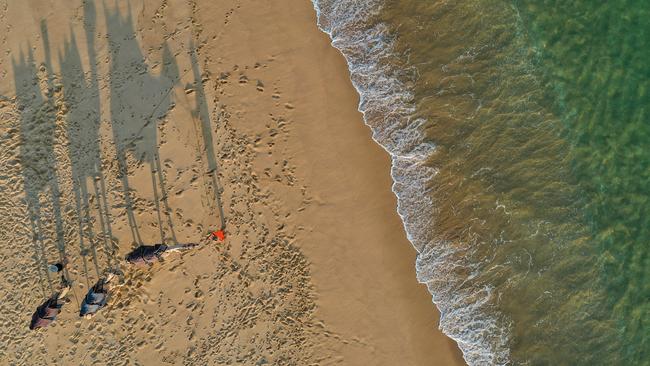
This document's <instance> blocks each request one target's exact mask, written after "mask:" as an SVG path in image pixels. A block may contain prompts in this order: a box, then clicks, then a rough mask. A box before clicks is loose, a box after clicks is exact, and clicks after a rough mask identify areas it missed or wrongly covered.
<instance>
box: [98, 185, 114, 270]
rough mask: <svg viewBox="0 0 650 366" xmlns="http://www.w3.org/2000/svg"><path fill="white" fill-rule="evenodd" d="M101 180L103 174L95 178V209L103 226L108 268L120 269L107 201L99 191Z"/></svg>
mask: <svg viewBox="0 0 650 366" xmlns="http://www.w3.org/2000/svg"><path fill="white" fill-rule="evenodd" d="M100 179H101V174H100V175H98V176H96V177H93V180H92V181H93V190H94V192H95V196H96V197H97V202H96V204H95V206H96V207H95V208H96V209H97V214H98V215H99V224H100V226H101V230H102V239H103V243H104V252H105V253H106V265H107V266H108V268H111V269H118V268H117V266H118V264H117V260H116V258H115V251H114V249H113V245H112V238H113V235H112V233H111V226H110V225H111V224H110V222H109V220H110V216H109V214H108V212H107V211H106V212H105V210H106V206H108V205H107V204H106V200H105V197H102V195H101V192H100V190H99V187H98V184H97V181H98V180H100ZM102 201H103V203H104V207H102Z"/></svg>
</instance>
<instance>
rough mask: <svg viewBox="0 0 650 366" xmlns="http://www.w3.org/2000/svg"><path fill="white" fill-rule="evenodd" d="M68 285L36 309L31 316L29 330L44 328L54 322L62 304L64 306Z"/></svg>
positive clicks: (68, 289)
mask: <svg viewBox="0 0 650 366" xmlns="http://www.w3.org/2000/svg"><path fill="white" fill-rule="evenodd" d="M70 288H71V287H70V285H68V284H66V286H65V287H63V289H62V290H61V292H59V293H58V294H55V295H54V296H52V297H50V298H49V299H47V301H45V302H44V303H43V304H42V305H41V306H39V307H38V308H36V312H34V315H32V322H31V323H30V324H29V329H31V330H34V329H39V328H45V327H47V326H48V325H50V324H52V323H53V322H54V321H55V320H56V316H57V315H59V313H60V312H61V308H62V307H63V304H65V295H67V294H68V291H70Z"/></svg>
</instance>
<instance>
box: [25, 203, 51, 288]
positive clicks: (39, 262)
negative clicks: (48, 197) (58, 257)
mask: <svg viewBox="0 0 650 366" xmlns="http://www.w3.org/2000/svg"><path fill="white" fill-rule="evenodd" d="M28 211H29V216H30V218H29V221H30V224H31V228H32V240H33V244H34V261H35V263H36V266H37V267H38V277H39V281H38V283H39V285H40V286H39V287H40V288H41V291H42V292H43V297H48V296H49V295H48V294H47V291H46V290H45V288H44V287H43V281H44V280H46V281H47V283H48V285H49V288H50V294H52V293H54V284H53V283H52V279H51V278H50V274H49V272H48V270H47V259H46V258H45V249H44V248H43V241H42V239H41V232H40V226H41V224H40V221H39V220H38V219H37V217H38V216H37V212H38V210H37V209H34V208H32V207H30V208H29V210H28ZM34 211H36V212H34ZM42 271H45V276H43V272H42ZM45 277H46V278H45Z"/></svg>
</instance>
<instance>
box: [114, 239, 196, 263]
mask: <svg viewBox="0 0 650 366" xmlns="http://www.w3.org/2000/svg"><path fill="white" fill-rule="evenodd" d="M197 245H198V244H193V243H192V244H179V245H172V246H167V245H165V244H156V245H141V246H139V247H137V248H135V249H134V250H133V251H132V252H131V253H129V254H128V255H127V256H126V261H127V262H129V263H131V264H135V265H144V264H153V263H155V262H159V261H161V260H162V258H163V257H164V256H166V255H167V254H169V253H173V252H179V251H182V250H186V249H190V248H193V247H195V246H197Z"/></svg>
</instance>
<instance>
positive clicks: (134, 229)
mask: <svg viewBox="0 0 650 366" xmlns="http://www.w3.org/2000/svg"><path fill="white" fill-rule="evenodd" d="M117 165H118V168H119V170H120V175H121V179H122V190H123V192H124V204H125V206H126V216H127V220H128V221H129V228H130V229H131V236H132V237H133V242H134V243H136V244H138V245H142V239H141V238H140V231H139V230H138V224H137V222H136V220H135V215H134V214H133V202H132V201H131V188H130V186H129V176H128V168H127V166H126V157H125V156H124V151H119V150H118V152H117Z"/></svg>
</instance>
